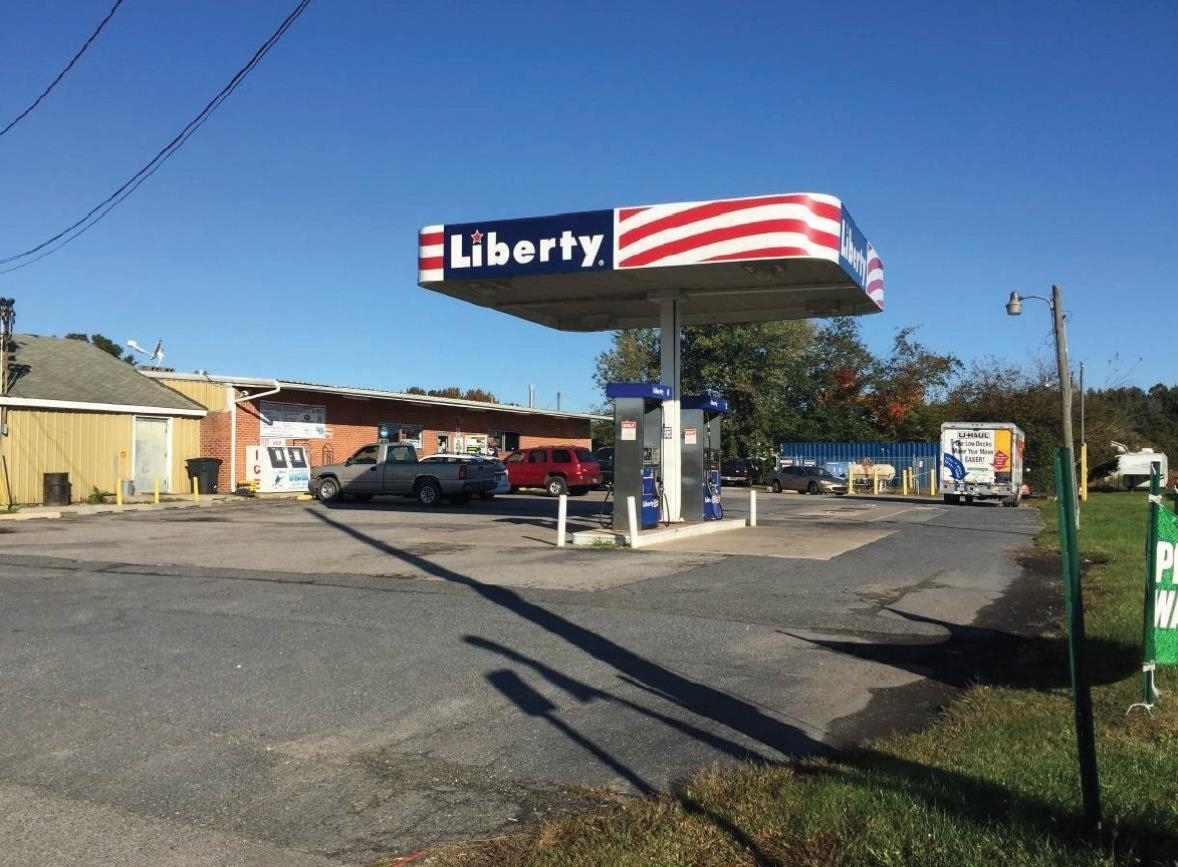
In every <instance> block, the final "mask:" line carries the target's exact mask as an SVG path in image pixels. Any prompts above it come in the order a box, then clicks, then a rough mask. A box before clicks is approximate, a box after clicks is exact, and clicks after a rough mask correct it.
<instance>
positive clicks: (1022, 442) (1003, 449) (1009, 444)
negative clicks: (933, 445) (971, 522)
mask: <svg viewBox="0 0 1178 867" xmlns="http://www.w3.org/2000/svg"><path fill="white" fill-rule="evenodd" d="M1025 449H1026V437H1025V436H1024V434H1023V432H1022V431H1021V430H1020V429H1019V427H1018V425H1015V424H1012V423H1010V422H958V421H952V422H945V423H944V424H943V425H941V460H940V465H941V495H942V496H943V497H944V498H945V502H946V503H960V502H962V501H963V500H964V501H965V502H966V503H972V502H973V501H974V500H999V501H1001V503H1002V504H1003V505H1004V506H1017V505H1018V504H1019V503H1020V502H1021V501H1022V496H1023V452H1024V451H1025Z"/></svg>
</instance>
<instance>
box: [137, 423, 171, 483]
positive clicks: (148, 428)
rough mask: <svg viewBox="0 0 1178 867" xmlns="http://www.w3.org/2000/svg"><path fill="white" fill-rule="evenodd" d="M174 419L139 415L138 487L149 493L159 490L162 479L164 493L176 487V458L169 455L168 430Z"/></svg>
mask: <svg viewBox="0 0 1178 867" xmlns="http://www.w3.org/2000/svg"><path fill="white" fill-rule="evenodd" d="M170 424H171V419H167V418H146V417H140V416H136V417H135V490H136V492H138V493H141V494H146V493H150V492H151V491H153V490H155V481H156V479H158V480H159V483H160V493H163V494H168V493H171V491H172V473H171V466H172V462H171V459H170V456H169V455H168V433H169V430H170V429H169V425H170Z"/></svg>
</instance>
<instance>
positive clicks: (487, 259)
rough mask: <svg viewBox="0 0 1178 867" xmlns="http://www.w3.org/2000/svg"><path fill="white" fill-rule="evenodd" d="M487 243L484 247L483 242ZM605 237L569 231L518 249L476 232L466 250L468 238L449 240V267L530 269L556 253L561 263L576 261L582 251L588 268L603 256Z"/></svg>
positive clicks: (520, 243) (489, 234) (522, 244)
mask: <svg viewBox="0 0 1178 867" xmlns="http://www.w3.org/2000/svg"><path fill="white" fill-rule="evenodd" d="M484 239H485V240H486V244H485V245H484V243H483V241H484ZM604 240H605V235H574V234H573V233H572V231H571V230H570V229H565V230H564V231H563V232H562V233H561V234H560V235H559V236H553V237H549V238H539V239H537V240H536V241H535V242H533V241H529V240H521V241H516V242H515V246H514V247H512V246H510V245H508V243H507V242H506V241H500V240H499V235H498V233H497V232H494V231H491V232H487V234H486V235H483V233H482V232H479V231H475V232H474V233H473V234H472V235H471V236H470V242H471V243H470V248H469V250H468V249H467V248H466V236H465V235H451V236H450V267H451V268H482V267H484V264H485V265H486V267H488V268H497V267H502V266H503V265H506V264H508V263H509V262H514V263H516V264H517V265H528V264H530V263H532V262H534V261H536V260H537V259H538V260H539V261H540V262H551V261H552V259H553V253H554V252H555V251H556V250H557V248H559V249H560V261H562V262H572V261H574V254H575V253H576V252H578V251H580V254H581V267H582V268H589V267H591V266H592V265H593V263H594V261H595V260H596V259H597V256H598V254H599V253H600V252H601V245H602V242H603V241H604Z"/></svg>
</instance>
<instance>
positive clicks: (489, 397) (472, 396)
mask: <svg viewBox="0 0 1178 867" xmlns="http://www.w3.org/2000/svg"><path fill="white" fill-rule="evenodd" d="M462 397H463V399H464V400H477V401H480V402H482V403H498V402H499V401H497V400H496V399H495V395H493V394H491V392H489V391H483V390H482V389H481V388H468V389H467V390H466V391H465V392H464V393H463V395H462Z"/></svg>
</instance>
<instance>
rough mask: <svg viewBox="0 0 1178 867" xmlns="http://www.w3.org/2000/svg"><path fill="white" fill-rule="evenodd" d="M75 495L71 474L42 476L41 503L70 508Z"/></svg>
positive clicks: (46, 474)
mask: <svg viewBox="0 0 1178 867" xmlns="http://www.w3.org/2000/svg"><path fill="white" fill-rule="evenodd" d="M72 494H73V486H72V485H71V484H70V474H69V473H43V474H42V475H41V502H42V503H44V504H45V505H46V506H68V505H69V504H70V499H71V497H72Z"/></svg>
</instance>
